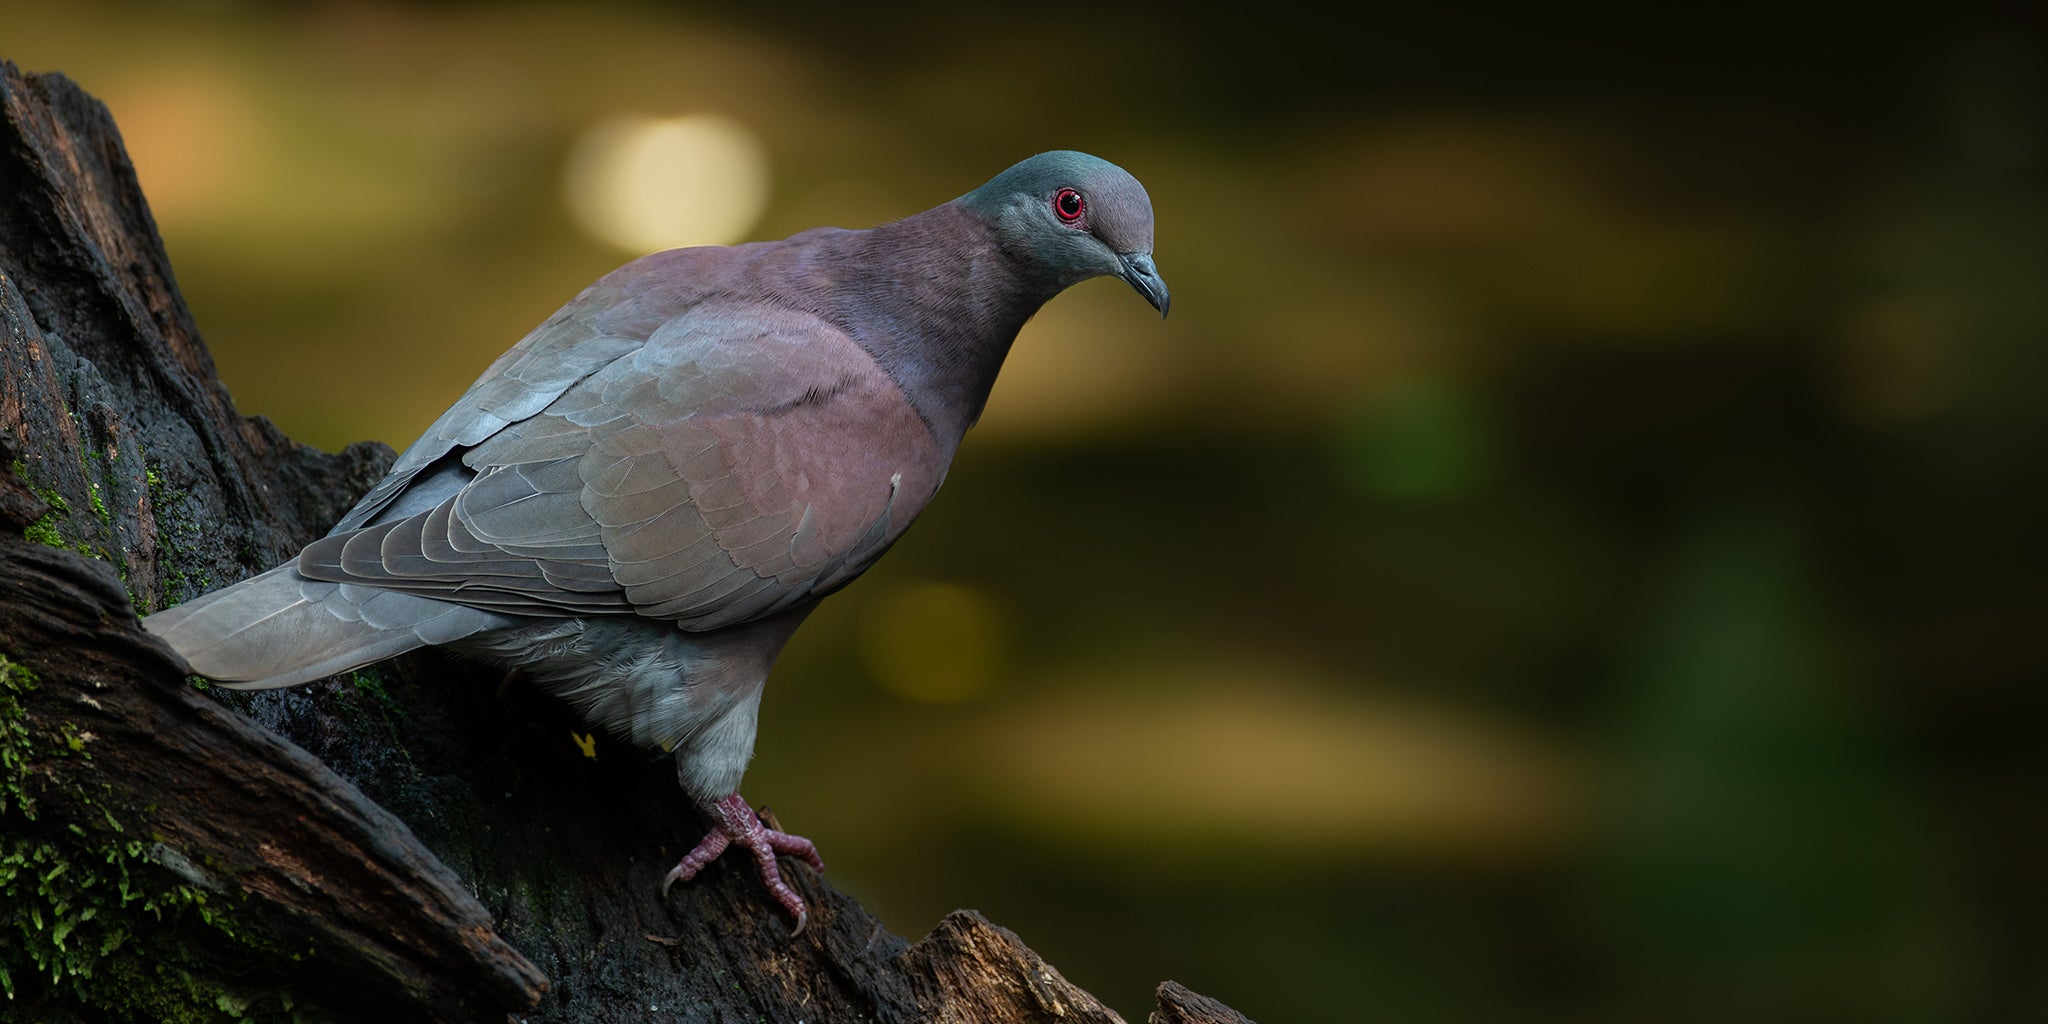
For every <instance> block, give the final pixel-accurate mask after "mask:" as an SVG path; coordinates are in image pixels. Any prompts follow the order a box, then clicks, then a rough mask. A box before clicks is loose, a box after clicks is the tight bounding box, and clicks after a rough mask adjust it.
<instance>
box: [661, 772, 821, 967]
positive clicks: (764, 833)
mask: <svg viewBox="0 0 2048 1024" xmlns="http://www.w3.org/2000/svg"><path fill="white" fill-rule="evenodd" d="M707 809H708V810H710V811H711V813H712V814H713V815H714V816H715V817H716V818H717V821H716V823H715V824H714V825H713V826H712V828H711V832H710V833H709V834H707V835H706V836H705V837H704V839H703V841H702V842H700V843H698V844H697V845H696V847H695V848H693V849H692V850H691V851H690V852H689V853H687V854H684V855H683V859H682V860H679V861H677V862H676V866H675V867H673V868H670V869H669V872H668V875H667V876H666V877H665V878H663V879H662V882H661V895H662V898H663V899H667V898H668V893H669V890H670V889H671V888H673V887H674V886H675V884H676V883H677V882H687V881H689V880H690V879H692V878H695V877H697V872H699V871H702V870H704V866H705V865H707V864H709V863H711V862H712V861H713V860H716V859H717V858H718V855H719V854H722V853H724V852H725V850H726V847H728V846H731V845H734V844H737V845H739V846H740V847H742V848H743V849H745V850H746V851H747V852H748V853H750V854H752V855H753V857H754V866H755V867H756V868H757V869H758V870H759V871H760V874H761V884H763V885H765V886H767V887H768V893H769V895H771V896H774V897H775V901H776V902H777V903H780V904H782V908H783V909H784V910H786V911H788V912H789V915H790V916H791V917H794V918H796V927H794V928H793V929H791V931H790V933H789V934H790V937H791V938H795V937H797V936H799V935H802V934H803V932H804V926H805V925H807V924H809V923H810V919H811V915H810V910H809V908H807V907H805V906H804V900H803V897H802V896H799V895H797V891H796V890H795V889H793V888H791V887H790V885H789V883H788V882H786V881H783V878H782V869H781V868H779V867H778V866H776V863H775V857H776V855H777V854H788V855H790V856H793V857H797V858H799V859H801V860H803V861H804V862H805V863H807V864H809V865H810V866H811V867H812V868H813V869H815V870H818V871H823V870H825V862H824V860H823V859H821V858H820V857H819V856H818V848H817V847H816V846H814V845H812V843H811V841H810V840H808V839H805V838H804V837H802V836H793V835H790V834H789V833H787V832H780V831H777V830H775V829H772V828H769V827H767V826H765V825H763V824H761V819H760V818H758V817H756V816H755V814H754V809H753V808H752V807H749V806H748V805H747V802H746V800H745V799H743V798H742V797H741V796H740V795H739V794H738V793H734V794H732V795H731V796H728V797H726V798H725V799H723V800H719V801H717V802H716V803H712V804H709V805H707Z"/></svg>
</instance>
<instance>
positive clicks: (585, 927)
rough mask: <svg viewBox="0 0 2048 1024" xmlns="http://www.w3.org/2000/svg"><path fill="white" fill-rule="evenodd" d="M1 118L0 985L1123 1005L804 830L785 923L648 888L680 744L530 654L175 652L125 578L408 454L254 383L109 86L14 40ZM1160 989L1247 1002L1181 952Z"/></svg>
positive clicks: (141, 576) (747, 904)
mask: <svg viewBox="0 0 2048 1024" xmlns="http://www.w3.org/2000/svg"><path fill="white" fill-rule="evenodd" d="M0 115H4V124H0V330H4V336H0V462H4V463H5V464H6V465H5V469H6V472H4V473H0V985H4V988H5V996H6V1001H5V1002H0V1006H4V1007H6V1010H5V1011H4V1012H0V1016H5V1017H7V1018H8V1019H14V1016H15V1015H18V1014H23V1013H25V1014H26V1015H27V1019H36V1020H49V1021H66V1020H94V1021H97V1020H151V1021H155V1020H166V1019H219V1018H224V1017H230V1016H246V1017H251V1018H259V1019H271V1018H290V1017H293V1016H296V1017H298V1018H300V1019H310V1020H322V1019H326V1020H363V1019H376V1018H383V1019H388V1020H422V1019H425V1020H446V1021H458V1020H462V1021H466V1020H503V1019H505V1018H506V1017H507V1016H508V1015H511V1014H516V1015H518V1016H519V1017H520V1018H521V1019H523V1020H528V1021H577V1022H600V1021H628V1020H631V1021H641V1020H647V1019H650V1018H653V1019H674V1020H691V1021H697V1020H702V1021H725V1020H733V1021H739V1020H746V1021H753V1020H769V1021H778V1022H780V1021H796V1020H808V1021H856V1020H874V1021H922V1020H947V1021H976V1022H998V1024H999V1022H1010V1021H1016V1022H1022V1021H1054V1020H1058V1021H1063V1022H1089V1021H1114V1020H1117V1019H1118V1018H1117V1016H1116V1015H1115V1014H1114V1013H1111V1012H1110V1011H1109V1010H1108V1009H1106V1008H1104V1007H1103V1006H1102V1005H1101V1004H1100V1003H1098V1002H1097V1001H1096V1000H1095V999H1094V998H1093V997H1091V996H1089V995H1088V994H1087V993H1086V992H1083V991H1081V990H1079V989H1077V988H1075V987H1074V986H1072V985H1070V984H1068V983H1067V982H1066V981H1065V980H1064V979H1063V978H1061V977H1060V975H1059V973H1058V972H1057V971H1054V970H1053V969H1052V968H1051V967H1050V966H1048V965H1046V964H1045V963H1044V962H1043V961H1041V960H1039V959H1038V957H1037V956H1036V955H1035V954H1033V953H1032V952H1031V951H1030V950H1029V949H1027V948H1025V947H1024V945H1023V944H1022V943H1021V942H1019V941H1018V940H1017V938H1016V936H1014V935H1012V934H1011V933H1009V932H1008V931H1005V930H1004V929H1001V928H998V927H996V926H994V925H992V924H990V923H989V922H988V921H986V920H984V919H982V918H981V917H980V916H979V915H976V914H974V913H971V912H960V913H955V914H953V915H951V916H949V917H947V918H946V919H945V920H944V921H942V922H940V924H939V926H938V927H937V928H936V929H934V930H933V931H932V933H931V934H930V935H929V936H927V937H925V938H924V939H923V940H921V941H919V942H916V943H908V942H905V941H904V940H903V939H901V938H898V937H897V936H895V935H892V934H890V933H888V932H887V931H885V930H883V928H882V927H881V926H880V925H879V924H878V923H877V922H876V921H875V920H874V918H872V917H871V916H869V915H868V914H867V913H866V912H865V911H864V910H862V909H861V907H860V905H859V904H857V903H855V902H854V901H853V900H852V899H850V898H848V897H847V896H845V895H844V894H842V893H840V892H838V891H836V890H834V889H833V888H831V887H830V886H829V885H827V884H826V883H825V882H824V881H823V880H822V879H820V878H819V877H818V876H817V875H816V874H815V873H813V872H811V871H809V870H808V869H807V868H804V867H802V866H801V865H797V864H794V863H791V862H787V861H785V863H784V871H785V873H786V874H788V875H790V876H791V877H792V878H793V881H794V884H796V885H797V886H798V888H799V889H801V890H802V891H803V893H804V895H805V897H806V898H807V899H808V900H810V901H811V904H812V907H813V910H812V923H811V928H810V930H809V931H807V932H806V933H805V934H804V935H802V936H800V937H797V938H795V939H792V938H791V937H790V935H789V929H788V925H787V922H786V920H785V919H784V918H783V917H782V916H781V915H780V913H779V912H777V911H776V910H775V909H774V908H773V905H772V904H771V903H770V902H769V901H768V899H767V898H766V896H765V894H764V893H763V892H762V891H761V889H760V887H759V884H758V883H757V882H756V880H755V879H754V878H753V876H752V874H751V873H750V872H749V871H747V870H744V867H745V866H744V865H741V867H740V869H734V868H730V867H726V866H723V865H720V866H714V868H713V869H711V870H710V871H708V872H707V873H706V874H705V875H704V876H703V877H701V878H700V879H698V880H697V881H695V882H693V883H691V884H689V885H685V886H679V887H678V888H677V890H676V892H675V893H674V895H673V897H672V898H670V899H668V900H664V899H662V897H661V894H660V888H659V887H660V881H661V878H662V876H663V874H664V873H665V872H666V871H667V870H668V868H669V867H670V866H671V865H672V864H674V862H675V860H676V858H677V857H678V856H679V855H680V854H681V852H682V851H683V849H684V848H686V847H687V846H688V845H690V844H691V843H692V842H694V840H695V839H696V838H698V837H699V836H701V835H702V834H703V833H704V830H705V827H706V823H705V822H704V821H703V820H702V819H701V818H700V817H699V816H698V815H697V813H696V812H695V811H694V810H693V809H692V808H691V807H690V806H689V804H688V801H687V800H685V799H684V798H683V795H682V793H681V791H680V790H679V789H678V788H677V786H676V784H675V782H674V779H673V775H672V772H671V769H670V767H669V765H668V764H667V763H666V762H664V761H655V760H652V759H649V758H647V757H645V756H643V755H641V754H639V753H637V752H635V751H632V750H629V749H627V748H625V747H622V746H617V745H612V744H609V743H607V742H605V741H604V740H602V739H600V740H599V745H598V746H597V747H596V748H595V749H596V756H595V757H592V756H589V755H588V754H587V753H586V752H585V750H584V749H583V748H582V747H581V746H579V744H578V743H577V742H576V741H575V740H574V739H573V738H572V733H577V732H581V731H582V727H581V726H580V725H579V724H578V723H577V722H576V721H575V720H574V719H573V718H571V717H570V716H569V715H568V712H567V711H566V709H564V708H563V707H562V706H560V705H558V704H557V703H555V702H553V701H551V700H549V699H546V698H544V697H541V696H538V695H536V694H534V693H533V692H531V691H530V690H528V689H526V688H525V687H522V686H519V685H517V684H512V685H506V684H505V682H504V681H503V680H499V679H493V678H485V677H481V676H479V675H478V674H476V673H475V672H473V671H471V670H468V669H466V668H464V667H462V666H459V665H456V664H454V663H452V662H449V661H447V660H444V659H441V658H439V657H437V656H434V655H432V654H428V655H423V656H419V657H415V658H410V659H403V660H400V661H398V662H393V663H390V664H387V665H384V666H380V667H378V668H376V669H374V670H370V671H364V672H357V673H352V674H350V675H349V676H348V677H345V678H341V679H335V680H328V681H325V682H322V683H317V684H313V685H310V686H305V687H298V688H294V689H290V690H279V691H271V692H268V693H264V694H260V695H255V696H245V695H240V694H227V693H224V692H221V691H206V690H202V689H201V688H200V687H198V686H196V685H195V684H194V683H193V682H192V681H189V680H188V679H187V678H186V676H185V674H184V666H183V664H182V662H181V661H180V660H179V659H178V657H177V656H176V655H174V654H172V653H171V652H170V651H169V650H167V649H166V648H165V647H164V646H163V645H161V644H160V643H158V642H156V641H155V640H154V639H153V638H151V637H150V636H149V635H148V634H146V633H145V632H143V631H142V629H141V627H140V626H139V625H138V624H137V621H136V614H135V608H136V607H140V608H141V609H144V610H149V609H153V608H156V607H161V606H163V605H165V604H166V603H169V602H171V601H176V600H184V599H187V598H190V597H192V596H194V595H196V594H198V593H201V592H203V591H205V590H209V589H213V588H215V587H218V586H221V585H225V584H227V583H230V582H233V581H235V580H237V579H240V578H241V577H243V576H246V575H249V574H251V573H253V572H255V571H257V570H260V569H263V568H266V567H268V566H270V565H272V564H275V563H276V562H279V561H282V560H283V559H284V558H286V557H288V556H289V555H290V554H292V553H293V552H295V551H296V550H297V548H298V547H299V545H301V544H303V543H304V542H305V541H307V540H308V539H310V538H312V537H314V536H316V535H318V534H319V533H320V532H321V531H322V530H324V529H325V528H326V527H327V526H328V525H329V524H330V523H332V522H333V521H334V520H335V519H337V518H338V517H339V516H340V514H341V512H342V511H343V510H344V509H345V508H346V507H347V506H348V505H349V503H350V502H351V501H352V500H353V499H354V497H355V496H356V495H358V494H360V493H361V492H362V491H363V490H364V489H366V488H367V487H368V485H369V484H371V483H372V482H374V481H375V479H376V478H377V477H378V475H379V474H380V473H381V472H382V471H383V469H384V468H385V466H386V465H388V464H389V461H390V459H391V452H390V449H388V448H385V447H384V446H382V445H374V444H358V445H356V446H354V447H351V448H350V449H349V450H347V451H345V452H343V453H341V454H340V455H328V454H325V453H322V452H318V451H314V450H312V449H308V448H305V447H303V446H300V445H297V444H295V443H293V442H292V441H290V440H289V439H288V438H286V437H284V436H283V434H282V433H280V432H279V431H278V430H277V429H276V428H275V427H273V426H272V425H270V424H269V423H268V422H266V421H264V420H261V419H245V418H243V417H242V416H240V415H239V414H238V413H236V412H235V410H234V407H233V405H232V403H231V402H230V401H229V399H228V396H227V393H226V391H225V390H224V389H223V388H222V387H221V385H220V383H219V382H218V381H217V380H216V379H215V377H214V373H213V366H212V362H211V360H210V359H209V357H208V356H207V354H206V350H205V347H204V346H203V345H202V343H201V342H200V340H199V335H198V332H197V331H196V330H195V329H194V327H193V324H192V320H191V316H190V314H189V313H188V312H187V311H186V309H185V307H184V303H183V300H182V299H181V298H180V297H179V295H178V291H177V286H176V284H175V283H174V282H173V279H172V276H171V270H170V265H169V262H168V260H167V259H166V258H165V255H164V252H163V248H162V245H161V243H160V242H159V240H158V239H157V237H156V231H155V226H154V224H153V223H152V221H151V219H150V216H149V211H148V209H147V207H146V206H145V205H144V203H143V200H142V195H141V192H140V190H139V189H138V188H137V186H136V184H135V178H134V173H133V171H132V169H131V168H130V166H129V164H128V160H127V157H126V155H125V154H124V152H123V151H122V148H121V144H120V140H119V136H118V134H117V133H116V131H115V129H114V125H113V122H112V120H111V119H110V118H109V117H108V115H107V112H106V110H105V108H104V107H102V106H101V105H100V104H99V103H98V102H96V101H94V100H93V99H91V98H90V97H89V96H87V95H85V94H84V93H83V92H82V91H80V90H79V89H78V88H77V87H76V86H74V85H73V84H72V83H71V82H69V81H67V80H66V79H64V78H62V77H61V76H57V75H42V76H27V75H23V74H21V73H20V72H19V71H18V70H17V69H15V68H14V67H13V65H11V64H0ZM386 808H389V810H387V809H386ZM394 812H395V813H394ZM401 819H403V820H401ZM408 822H409V823H410V827H408V824H407V823H408ZM451 867H452V870H451ZM1153 1019H1154V1020H1156V1021H1160V1022H1190V1024H1193V1022H1204V1024H1213V1022H1225V1021H1241V1020H1243V1018H1242V1017H1239V1016H1238V1015H1237V1014H1235V1013H1234V1012H1233V1011H1230V1010H1229V1009H1227V1008H1225V1007H1223V1006H1222V1005H1221V1004H1219V1003H1216V1002H1214V1001H1213V1000H1208V999H1205V998H1203V997H1201V996H1198V995H1195V994H1194V993H1191V992H1188V991H1187V990H1186V989H1184V988H1181V987H1179V986H1178V985H1173V984H1171V983H1168V984H1166V985H1163V986H1161V989H1160V1008H1159V1010H1158V1012H1157V1013H1155V1014H1153Z"/></svg>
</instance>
